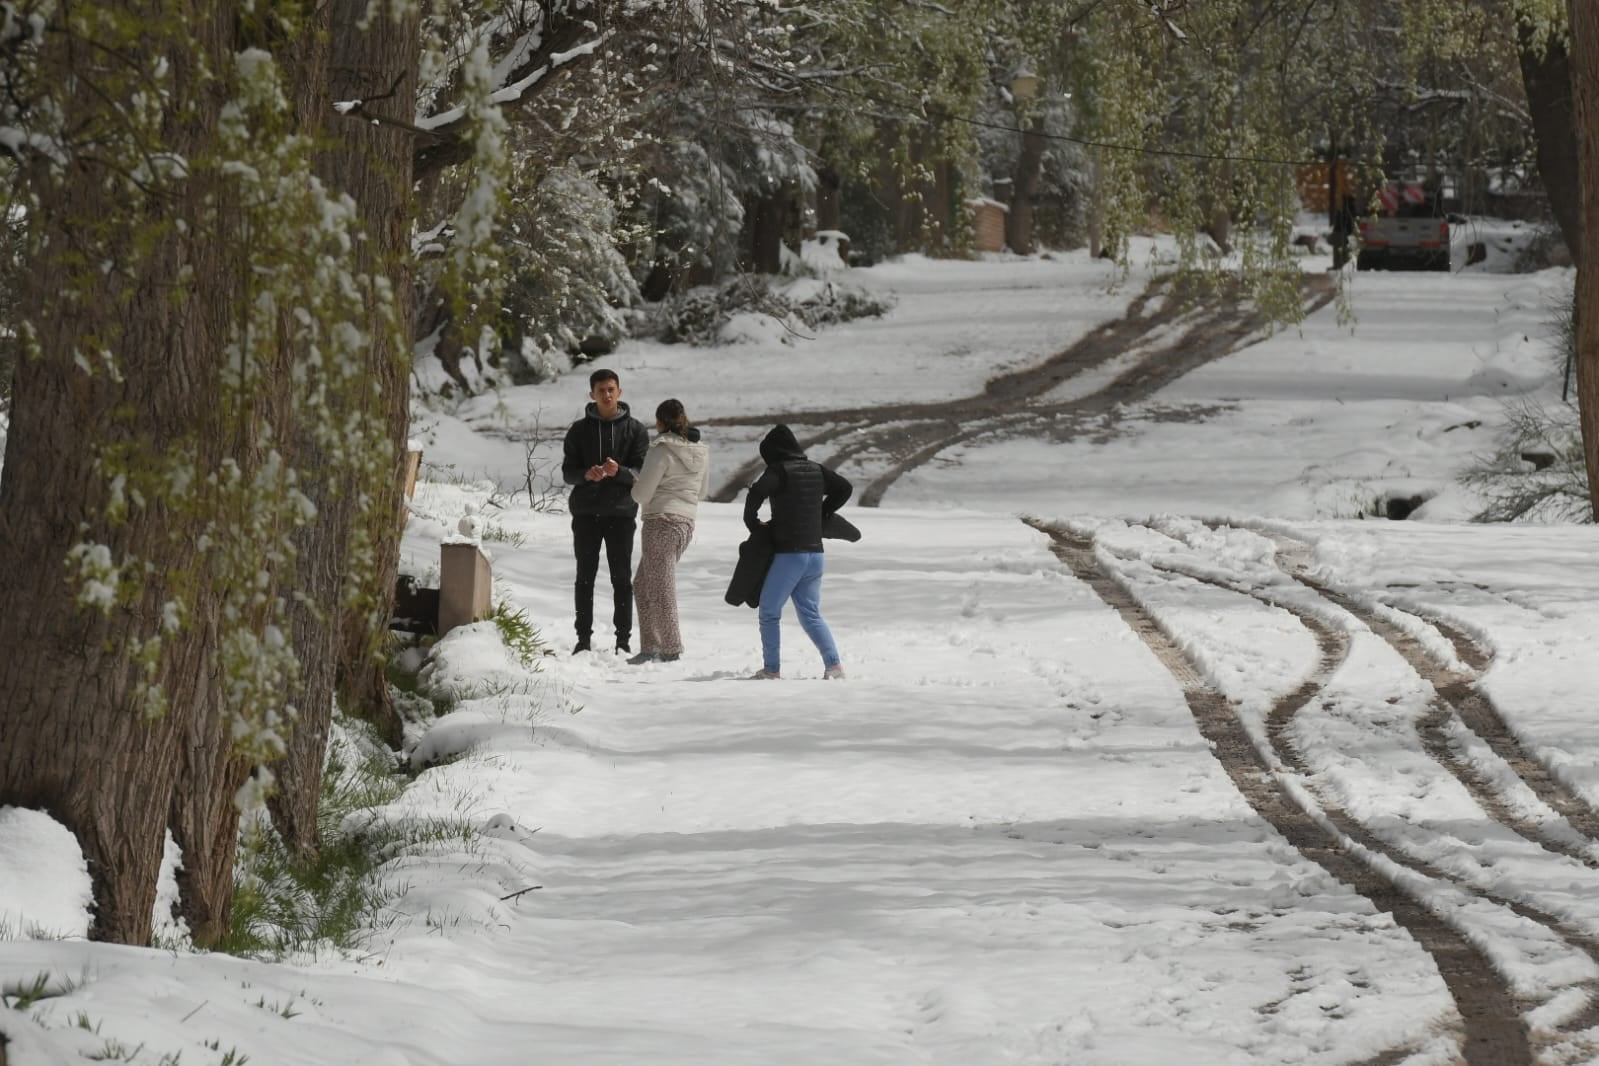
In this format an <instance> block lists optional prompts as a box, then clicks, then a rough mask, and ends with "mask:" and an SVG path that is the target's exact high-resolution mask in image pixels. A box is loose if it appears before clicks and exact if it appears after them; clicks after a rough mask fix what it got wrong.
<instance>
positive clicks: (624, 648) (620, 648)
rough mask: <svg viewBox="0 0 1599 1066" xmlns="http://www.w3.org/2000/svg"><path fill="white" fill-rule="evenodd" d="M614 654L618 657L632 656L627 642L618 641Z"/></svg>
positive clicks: (631, 650)
mask: <svg viewBox="0 0 1599 1066" xmlns="http://www.w3.org/2000/svg"><path fill="white" fill-rule="evenodd" d="M616 654H618V655H632V654H633V649H632V648H631V647H630V646H629V645H628V643H627V641H625V640H619V641H617V642H616Z"/></svg>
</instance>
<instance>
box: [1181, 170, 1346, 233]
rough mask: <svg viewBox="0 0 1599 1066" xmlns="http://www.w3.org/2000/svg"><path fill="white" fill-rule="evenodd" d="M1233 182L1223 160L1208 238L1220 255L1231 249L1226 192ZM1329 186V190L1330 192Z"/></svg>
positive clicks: (1230, 227)
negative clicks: (1214, 243)
mask: <svg viewBox="0 0 1599 1066" xmlns="http://www.w3.org/2000/svg"><path fill="white" fill-rule="evenodd" d="M1232 183H1233V165H1232V162H1231V161H1229V160H1223V161H1222V165H1221V174H1220V175H1219V177H1218V180H1217V186H1218V187H1217V189H1216V191H1215V192H1214V193H1213V194H1212V198H1211V202H1210V229H1209V231H1208V232H1209V233H1210V239H1211V240H1213V241H1215V242H1216V247H1217V248H1219V249H1220V250H1221V254H1222V255H1227V254H1228V253H1230V252H1231V251H1232V250H1233V246H1232V239H1233V215H1232V209H1231V208H1230V207H1229V206H1228V202H1227V200H1228V194H1229V191H1230V190H1231V188H1232ZM1330 191H1331V190H1330V188H1329V192H1330Z"/></svg>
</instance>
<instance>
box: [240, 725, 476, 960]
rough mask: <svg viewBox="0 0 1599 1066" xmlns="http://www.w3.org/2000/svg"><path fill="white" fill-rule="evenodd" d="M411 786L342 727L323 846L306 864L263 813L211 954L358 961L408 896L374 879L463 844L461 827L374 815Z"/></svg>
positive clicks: (326, 801) (321, 814)
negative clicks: (448, 845)
mask: <svg viewBox="0 0 1599 1066" xmlns="http://www.w3.org/2000/svg"><path fill="white" fill-rule="evenodd" d="M407 781H408V778H407V777H406V776H405V775H404V774H403V773H402V772H401V771H400V769H399V768H398V767H397V766H396V763H395V757H394V754H393V753H392V752H391V751H390V750H389V749H388V748H387V747H385V746H384V745H383V744H382V743H381V742H380V741H379V740H378V739H377V738H376V736H375V734H374V733H372V732H371V729H370V727H369V726H367V725H366V724H365V723H361V722H356V721H354V720H351V719H346V718H343V717H340V718H339V719H338V720H337V721H336V723H335V728H334V731H333V734H332V735H331V736H330V738H329V742H328V755H327V765H326V769H325V771H324V775H323V780H322V797H321V805H320V808H319V810H318V812H317V826H318V831H319V835H320V838H321V841H322V846H321V848H320V849H319V850H318V852H317V854H316V855H315V856H314V857H313V858H311V859H308V860H303V859H300V858H298V857H296V856H295V855H294V854H293V853H291V851H290V849H289V848H288V847H287V846H285V844H284V843H283V841H282V840H281V838H279V836H278V834H277V833H276V832H275V831H274V830H273V828H272V826H271V823H270V821H269V820H268V819H267V817H266V816H265V814H264V813H261V814H257V815H256V816H255V817H253V818H252V819H251V821H250V823H249V825H248V826H247V827H246V828H245V830H244V831H243V832H242V834H241V839H240V851H239V856H238V861H237V864H236V866H235V887H234V899H233V914H232V921H231V922H230V926H229V930H228V933H227V936H226V937H225V938H224V939H223V941H222V943H221V944H220V945H219V946H218V950H220V951H224V952H227V953H228V954H232V955H242V956H247V957H251V958H268V959H274V958H282V957H284V956H287V955H291V954H297V953H305V952H310V953H315V952H316V951H318V950H319V949H325V948H329V947H331V948H335V949H339V950H343V951H360V950H361V949H362V948H363V947H364V946H365V945H366V943H367V942H368V940H369V939H370V938H371V936H372V935H373V934H374V933H376V932H378V931H381V930H382V929H385V928H387V927H388V926H390V925H392V924H393V922H394V921H395V919H396V917H397V916H396V915H395V914H393V913H392V912H391V911H390V907H391V905H392V904H393V903H394V902H395V901H396V900H398V899H399V898H400V897H401V896H402V895H404V892H405V888H404V886H403V885H398V884H396V883H394V882H393V881H392V880H388V879H385V878H383V877H382V876H381V875H380V871H381V868H382V867H383V866H384V864H386V863H388V862H389V861H391V860H393V859H395V858H398V857H400V856H403V855H406V854H412V853H415V852H417V851H420V850H421V849H423V848H424V847H426V846H428V845H430V844H436V843H437V842H439V841H441V840H454V839H461V840H465V841H470V840H471V839H472V838H473V837H474V836H475V834H476V832H477V830H476V827H475V826H472V825H470V824H468V823H466V822H464V821H463V822H459V823H456V822H449V823H447V824H441V823H437V822H432V821H429V822H420V823H418V822H401V821H393V820H389V819H385V818H384V817H382V816H381V813H380V812H381V808H383V807H385V806H387V805H388V804H390V803H392V802H393V801H394V800H395V799H396V798H398V797H399V795H400V793H401V792H402V791H403V790H404V788H405V785H406V783H407Z"/></svg>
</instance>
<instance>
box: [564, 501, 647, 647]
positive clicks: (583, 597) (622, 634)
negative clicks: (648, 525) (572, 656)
mask: <svg viewBox="0 0 1599 1066" xmlns="http://www.w3.org/2000/svg"><path fill="white" fill-rule="evenodd" d="M636 528H637V522H636V521H635V520H634V519H633V518H632V517H625V518H624V517H613V516H609V515H606V516H601V515H585V514H575V515H573V516H572V552H573V554H574V555H576V556H577V583H576V585H575V586H574V587H573V599H574V601H575V605H576V607H577V623H576V624H577V639H578V640H582V641H587V640H588V639H589V638H590V637H591V636H593V634H594V579H595V577H596V576H598V574H599V572H600V549H601V548H602V547H603V548H604V549H605V561H606V564H607V566H608V567H609V569H610V572H611V602H612V615H611V621H612V622H613V623H614V624H615V626H616V642H617V643H618V644H628V643H629V642H630V641H631V639H632V636H633V531H634V529H636Z"/></svg>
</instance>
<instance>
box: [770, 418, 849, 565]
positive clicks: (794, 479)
mask: <svg viewBox="0 0 1599 1066" xmlns="http://www.w3.org/2000/svg"><path fill="white" fill-rule="evenodd" d="M761 458H762V459H764V460H766V472H765V473H763V474H762V475H761V476H760V477H759V478H757V479H756V481H755V484H753V485H751V486H750V490H749V495H747V496H745V497H744V525H745V526H747V527H748V528H749V530H750V531H751V532H754V531H755V530H757V529H759V528H760V525H761V521H760V510H761V504H763V503H765V502H766V501H767V500H771V503H772V521H771V526H770V528H771V533H772V545H773V547H774V548H775V549H776V550H777V551H778V552H819V551H821V550H822V523H823V521H824V520H825V519H826V518H827V516H829V515H831V514H832V513H833V512H834V511H836V510H838V509H839V508H840V507H842V506H844V504H845V502H846V501H847V500H848V499H849V498H850V494H851V493H852V492H854V491H855V487H854V486H853V485H851V484H850V483H849V481H848V480H846V479H845V478H844V477H843V476H842V475H840V474H838V473H835V472H834V471H833V470H830V469H829V468H827V467H825V466H823V465H822V464H821V463H813V462H811V461H810V460H809V459H807V458H805V453H804V452H803V451H801V450H800V446H799V441H798V440H796V439H795V438H794V432H793V431H792V430H790V429H789V428H788V427H787V426H783V425H779V426H775V427H774V428H773V429H772V431H771V432H770V433H768V434H767V435H766V437H765V439H763V440H762V441H761Z"/></svg>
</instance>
